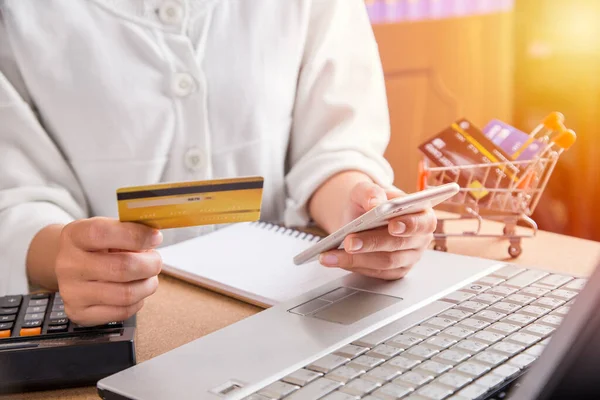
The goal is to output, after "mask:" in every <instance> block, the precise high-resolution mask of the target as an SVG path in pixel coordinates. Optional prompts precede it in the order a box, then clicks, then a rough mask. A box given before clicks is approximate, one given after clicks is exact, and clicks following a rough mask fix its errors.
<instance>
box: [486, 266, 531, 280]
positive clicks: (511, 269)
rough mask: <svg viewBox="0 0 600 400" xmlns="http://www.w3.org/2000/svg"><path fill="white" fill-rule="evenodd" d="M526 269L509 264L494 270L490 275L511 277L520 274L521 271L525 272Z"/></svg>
mask: <svg viewBox="0 0 600 400" xmlns="http://www.w3.org/2000/svg"><path fill="white" fill-rule="evenodd" d="M524 271H525V268H521V267H517V266H515V265H507V266H506V267H502V268H500V269H499V270H497V271H495V272H492V273H491V274H490V275H491V276H496V277H498V278H502V279H509V278H512V277H513V276H515V275H518V274H520V273H521V272H524Z"/></svg>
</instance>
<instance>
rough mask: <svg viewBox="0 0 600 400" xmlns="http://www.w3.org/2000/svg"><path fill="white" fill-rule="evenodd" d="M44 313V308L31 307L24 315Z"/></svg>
mask: <svg viewBox="0 0 600 400" xmlns="http://www.w3.org/2000/svg"><path fill="white" fill-rule="evenodd" d="M44 312H46V306H33V307H31V306H30V307H27V311H25V313H27V314H34V313H44Z"/></svg>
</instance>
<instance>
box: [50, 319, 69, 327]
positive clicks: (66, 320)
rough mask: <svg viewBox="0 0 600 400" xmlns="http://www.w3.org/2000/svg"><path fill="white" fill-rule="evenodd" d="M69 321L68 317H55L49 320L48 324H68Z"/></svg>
mask: <svg viewBox="0 0 600 400" xmlns="http://www.w3.org/2000/svg"><path fill="white" fill-rule="evenodd" d="M68 323H69V319H68V318H53V319H51V320H49V321H48V325H63V324H68Z"/></svg>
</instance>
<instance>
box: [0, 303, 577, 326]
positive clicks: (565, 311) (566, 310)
mask: <svg viewBox="0 0 600 400" xmlns="http://www.w3.org/2000/svg"><path fill="white" fill-rule="evenodd" d="M569 309H570V307H567V306H562V307H560V308H557V309H556V310H554V311H552V312H551V314H552V315H560V316H561V317H564V316H565V315H567V314H568V313H569ZM1 318H2V317H0V322H2V319H1Z"/></svg>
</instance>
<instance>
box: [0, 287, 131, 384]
mask: <svg viewBox="0 0 600 400" xmlns="http://www.w3.org/2000/svg"><path fill="white" fill-rule="evenodd" d="M64 309H65V306H64V304H63V301H62V298H61V297H60V294H59V293H39V294H31V295H19V296H4V297H0V377H1V378H0V394H3V393H17V392H26V391H32V390H46V389H57V388H66V387H76V386H94V385H96V382H97V381H98V380H100V379H102V378H104V377H106V376H108V375H112V374H114V373H116V372H119V371H121V370H123V369H126V368H128V367H131V366H133V365H135V346H134V335H135V316H133V317H131V318H129V319H128V320H126V321H114V322H110V323H108V324H105V325H101V326H94V327H86V326H80V325H77V324H75V323H73V322H71V321H69V319H68V318H67V316H66V314H65V311H64Z"/></svg>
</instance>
